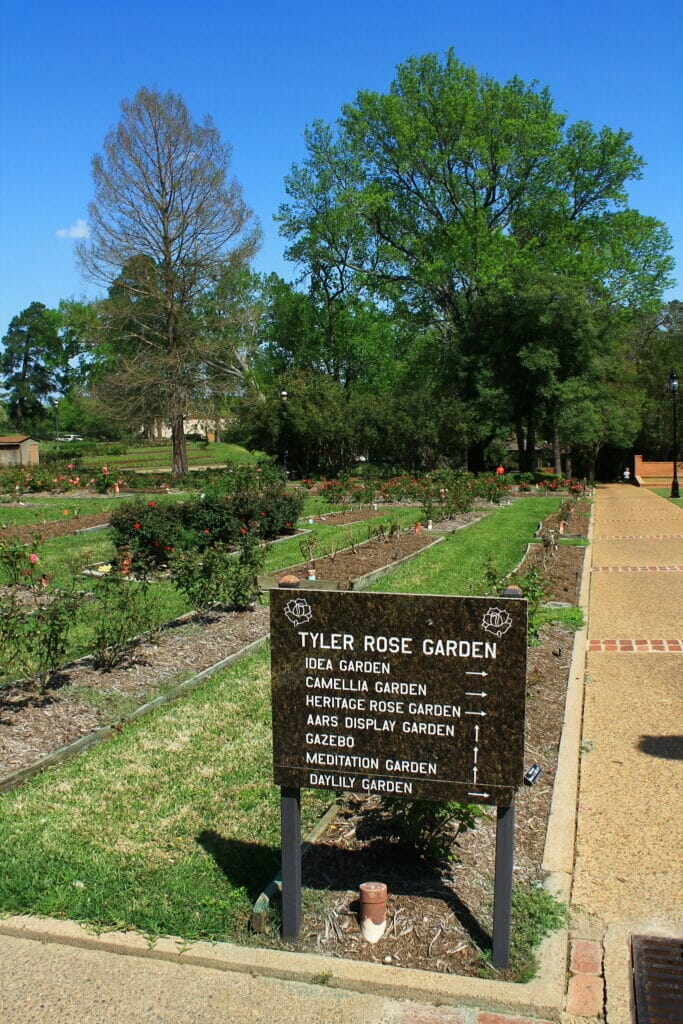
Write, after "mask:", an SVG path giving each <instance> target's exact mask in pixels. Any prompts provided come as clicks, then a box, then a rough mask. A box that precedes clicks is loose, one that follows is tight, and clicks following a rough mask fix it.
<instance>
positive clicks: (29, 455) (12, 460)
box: [0, 434, 40, 466]
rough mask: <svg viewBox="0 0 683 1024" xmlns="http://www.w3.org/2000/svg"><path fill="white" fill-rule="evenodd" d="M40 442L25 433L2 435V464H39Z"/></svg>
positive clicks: (0, 458)
mask: <svg viewBox="0 0 683 1024" xmlns="http://www.w3.org/2000/svg"><path fill="white" fill-rule="evenodd" d="M39 461H40V459H39V456H38V442H37V441H34V439H33V438H32V437H27V436H26V435H25V434H8V435H6V436H5V437H0V466H37V465H38V463H39Z"/></svg>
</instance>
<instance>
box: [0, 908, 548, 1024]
mask: <svg viewBox="0 0 683 1024" xmlns="http://www.w3.org/2000/svg"><path fill="white" fill-rule="evenodd" d="M0 932H2V933H3V934H5V935H11V936H14V937H15V938H23V939H33V940H36V941H39V942H55V943H60V944H63V945H69V946H76V947H79V948H81V949H94V950H100V951H103V952H109V953H118V954H122V955H124V956H137V957H143V958H147V959H151V960H166V961H171V962H173V963H176V964H180V965H191V966H200V967H209V968H212V969H214V970H221V971H237V972H244V973H249V974H252V975H253V976H258V977H263V978H279V979H281V980H284V981H298V982H304V983H308V984H311V983H316V982H318V983H319V982H320V979H321V977H324V978H325V984H326V986H327V987H328V988H341V989H346V990H349V991H353V992H366V991H371V992H372V993H373V994H374V995H382V996H387V997H389V998H392V999H412V1000H415V1001H417V1002H428V1003H438V1004H441V1005H444V1004H447V1005H450V1006H470V1007H477V1008H481V1009H485V1010H490V1011H494V1012H499V1013H508V1014H509V1013H510V1012H511V1011H513V1012H515V1013H517V1014H519V1015H531V1016H535V1017H542V1018H543V1019H544V1020H552V1021H558V1022H559V1021H560V1017H561V1010H562V1006H563V1004H564V986H565V966H564V961H563V960H562V952H563V950H564V943H563V942H562V941H561V940H559V939H558V936H557V935H554V936H551V937H550V939H549V940H548V941H547V942H546V943H545V944H544V956H543V959H544V961H545V966H544V967H543V968H542V970H541V971H540V973H539V975H538V977H537V978H535V979H534V980H533V981H531V982H529V983H528V984H527V985H517V984H515V983H513V982H503V981H488V980H481V979H478V978H464V977H459V976H456V975H446V974H432V973H430V972H429V971H418V970H414V969H412V968H400V967H389V966H386V967H385V966H383V965H380V964H368V963H364V962H362V961H357V960H341V959H335V958H334V957H325V956H318V955H314V954H309V953H289V952H284V951H280V950H271V949H255V948H251V947H243V946H236V945H233V944H232V943H228V942H220V943H216V944H212V943H209V942H193V943H189V944H188V943H186V942H183V941H182V940H179V939H174V938H163V939H159V940H157V941H156V942H154V943H150V942H149V941H148V940H147V939H145V938H144V936H142V935H139V934H137V933H133V932H104V933H102V934H101V935H96V934H94V933H93V932H91V931H88V930H87V929H85V928H84V927H82V926H81V925H79V924H76V923H74V922H72V921H57V920H54V919H52V918H39V917H11V918H7V919H6V920H4V921H2V922H0ZM558 964H561V966H560V967H559V968H558V966H557V965H558Z"/></svg>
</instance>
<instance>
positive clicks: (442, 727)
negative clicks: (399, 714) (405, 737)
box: [401, 722, 455, 736]
mask: <svg viewBox="0 0 683 1024" xmlns="http://www.w3.org/2000/svg"><path fill="white" fill-rule="evenodd" d="M401 728H402V729H403V732H412V733H416V734H417V735H418V736H455V726H454V725H446V724H445V723H444V722H402V723H401Z"/></svg>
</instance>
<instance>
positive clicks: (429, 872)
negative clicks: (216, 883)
mask: <svg viewBox="0 0 683 1024" xmlns="http://www.w3.org/2000/svg"><path fill="white" fill-rule="evenodd" d="M196 841H197V843H198V844H199V845H200V846H201V847H202V848H203V849H204V850H205V851H206V853H208V854H209V856H210V857H212V858H213V860H214V862H215V863H216V865H217V867H218V868H219V869H220V871H221V872H222V873H223V874H224V875H225V877H226V879H227V880H228V882H229V883H230V884H231V885H232V886H234V887H239V888H243V889H244V890H245V892H246V893H247V894H248V896H249V899H251V900H252V901H255V900H256V899H257V898H258V896H259V895H260V894H261V892H262V891H263V889H264V888H265V886H266V885H267V883H268V882H270V880H271V879H272V878H273V877H274V876H275V874H276V873H277V871H279V868H280V851H279V850H277V849H274V848H273V847H270V846H263V845H260V844H258V843H247V842H238V841H235V840H232V839H226V838H225V837H224V836H222V835H220V834H219V833H217V832H214V831H211V830H205V831H203V832H201V833H200V834H199V835H198V836H197V837H196ZM392 845H393V844H392ZM370 877H372V879H375V878H379V879H380V880H382V881H386V882H387V884H388V887H389V892H390V894H391V895H392V896H396V897H411V896H414V897H425V896H429V897H431V898H432V899H436V900H441V901H442V902H443V905H444V910H445V911H447V912H449V913H451V914H453V916H454V917H455V918H456V920H457V921H458V923H459V924H460V926H461V928H462V929H463V930H464V932H465V933H466V934H467V935H468V936H469V938H470V939H471V940H472V941H473V942H474V944H475V945H476V946H478V947H479V949H480V950H482V951H488V950H490V949H491V935H490V933H489V932H488V931H487V930H486V929H485V928H484V927H483V925H482V924H481V923H480V921H478V920H477V918H476V917H475V916H474V914H473V913H472V911H471V910H470V908H469V907H468V906H467V905H466V904H465V903H464V902H463V901H462V900H461V899H460V898H459V897H458V896H457V894H456V893H455V892H454V891H453V890H452V889H451V888H449V886H447V885H446V884H445V883H444V881H443V880H442V878H441V877H440V873H439V870H438V868H432V867H429V866H428V865H425V864H424V863H423V862H422V861H419V860H418V859H416V858H411V857H409V856H408V855H407V853H406V850H405V848H404V847H401V848H397V847H394V848H393V849H392V847H391V846H388V844H387V843H386V842H385V841H384V840H382V839H378V840H376V841H375V842H369V843H368V844H367V845H366V846H365V848H364V849H363V850H362V851H356V850H346V849H339V848H337V847H335V846H332V845H330V844H327V843H325V842H318V843H315V844H314V845H313V846H312V847H311V848H310V852H309V853H308V855H307V856H306V857H305V858H304V861H303V884H304V886H305V887H306V888H308V889H312V890H320V891H327V890H329V889H335V890H339V891H341V892H344V891H348V892H349V893H355V892H357V891H358V888H359V886H360V885H361V883H362V882H366V881H368V880H369V878H370ZM278 904H279V900H278ZM355 906H356V903H355V901H354V897H353V896H350V899H349V910H350V911H353V910H354V907H355ZM304 932H305V928H304Z"/></svg>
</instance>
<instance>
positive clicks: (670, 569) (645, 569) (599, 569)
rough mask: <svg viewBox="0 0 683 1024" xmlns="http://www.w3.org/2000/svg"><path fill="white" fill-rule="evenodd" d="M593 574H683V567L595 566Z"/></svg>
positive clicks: (592, 570)
mask: <svg viewBox="0 0 683 1024" xmlns="http://www.w3.org/2000/svg"><path fill="white" fill-rule="evenodd" d="M591 572H683V565H594V566H593V568H592V569H591Z"/></svg>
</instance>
